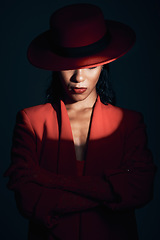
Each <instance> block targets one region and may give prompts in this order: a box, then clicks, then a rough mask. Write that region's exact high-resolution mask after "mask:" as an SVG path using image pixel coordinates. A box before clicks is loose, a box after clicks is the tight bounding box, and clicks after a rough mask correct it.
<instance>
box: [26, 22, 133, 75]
mask: <svg viewBox="0 0 160 240" xmlns="http://www.w3.org/2000/svg"><path fill="white" fill-rule="evenodd" d="M106 25H107V28H108V30H109V33H110V38H111V39H110V42H109V43H108V44H107V47H106V48H105V49H103V50H102V51H100V52H98V53H95V54H93V55H90V56H85V57H63V56H60V55H57V54H56V53H54V52H53V50H52V49H51V47H50V44H49V38H50V30H48V31H46V32H44V33H42V34H41V35H39V36H38V37H37V38H35V39H34V40H33V41H32V42H31V44H30V45H29V48H28V53H27V56H28V59H29V61H30V63H31V64H33V65H34V66H36V67H38V68H42V69H45V70H50V71H61V70H70V69H78V68H89V67H94V66H99V65H103V64H107V63H109V62H112V61H114V60H116V59H117V58H119V57H121V56H123V55H124V54H125V53H127V52H128V51H129V49H130V48H131V47H132V46H133V44H134V42H135V39H136V36H135V33H134V31H133V30H132V29H131V28H130V27H129V26H127V25H125V24H123V23H120V22H116V21H112V20H106Z"/></svg>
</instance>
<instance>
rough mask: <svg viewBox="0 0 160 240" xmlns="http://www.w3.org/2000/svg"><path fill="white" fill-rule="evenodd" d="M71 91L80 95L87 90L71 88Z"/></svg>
mask: <svg viewBox="0 0 160 240" xmlns="http://www.w3.org/2000/svg"><path fill="white" fill-rule="evenodd" d="M71 89H72V91H73V92H74V93H76V94H82V93H84V92H85V91H86V90H87V88H84V87H82V88H77V87H72V88H71Z"/></svg>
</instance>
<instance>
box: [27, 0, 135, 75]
mask: <svg viewBox="0 0 160 240" xmlns="http://www.w3.org/2000/svg"><path fill="white" fill-rule="evenodd" d="M134 42H135V33H134V31H133V30H132V29H131V28H130V27H129V26H127V25H125V24H123V23H120V22H117V21H112V20H105V19H104V16H103V14H102V11H101V10H100V8H99V7H97V6H95V5H92V4H74V5H69V6H66V7H63V8H61V9H59V10H57V11H56V12H54V13H53V14H52V16H51V18H50V29H49V30H48V31H46V32H44V33H42V34H41V35H39V36H38V37H36V38H35V39H34V40H33V41H32V42H31V44H30V46H29V48H28V59H29V61H30V63H31V64H33V65H34V66H36V67H38V68H42V69H46V70H51V71H61V70H70V69H79V68H90V67H94V66H99V65H104V64H107V63H109V62H112V61H114V60H116V59H117V58H119V57H121V56H123V55H124V54H125V53H126V52H128V50H129V49H130V48H131V47H132V46H133V44H134Z"/></svg>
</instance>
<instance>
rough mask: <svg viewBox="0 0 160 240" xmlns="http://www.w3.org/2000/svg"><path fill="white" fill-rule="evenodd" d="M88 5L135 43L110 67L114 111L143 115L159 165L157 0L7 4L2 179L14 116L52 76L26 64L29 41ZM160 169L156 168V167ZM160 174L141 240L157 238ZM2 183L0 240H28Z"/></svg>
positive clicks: (2, 50) (1, 50)
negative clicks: (58, 13) (57, 16)
mask: <svg viewBox="0 0 160 240" xmlns="http://www.w3.org/2000/svg"><path fill="white" fill-rule="evenodd" d="M77 2H88V3H94V4H96V5H98V6H100V7H101V9H102V10H103V12H104V15H105V17H106V18H108V19H113V20H117V21H121V22H124V23H127V24H128V25H130V26H131V27H132V28H133V29H134V30H135V32H136V35H137V41H136V44H135V46H134V47H133V48H132V50H131V51H130V52H129V53H128V54H126V55H125V56H123V57H122V58H120V59H119V60H117V61H115V62H113V63H111V64H110V69H111V76H110V77H111V80H112V85H113V87H114V90H115V92H116V100H117V105H118V106H121V107H125V108H129V109H133V110H136V111H140V112H142V113H143V115H144V119H145V123H146V125H147V133H148V144H149V147H150V149H151V150H152V152H153V156H154V161H155V163H156V165H157V166H159V165H160V158H159V156H160V154H159V152H160V148H159V144H160V141H159V134H160V132H159V130H160V127H159V122H160V107H159V100H160V97H159V96H160V84H159V81H160V75H159V72H160V61H159V57H160V47H159V44H160V1H159V0H146V1H144V0H95V1H93V0H90V1H81V0H79V1H74V0H73V1H64V0H61V1H59V2H58V1H54V0H44V1H42V0H27V1H23V0H14V1H12V0H10V1H9V0H6V1H3V3H1V7H0V10H1V14H0V18H1V19H0V54H1V55H0V61H1V62H0V68H1V71H0V73H1V75H0V77H1V88H0V89H1V94H0V96H1V117H0V120H1V124H0V126H1V144H0V146H1V163H2V165H1V168H0V170H1V177H2V174H3V172H4V171H5V170H6V168H7V167H8V165H9V163H10V147H11V141H12V133H13V127H14V124H15V117H16V113H17V111H18V110H20V109H22V108H25V107H30V106H33V105H37V104H41V103H43V102H44V99H45V90H46V88H47V86H48V85H49V83H50V77H51V72H48V71H45V70H40V69H36V68H35V67H33V66H31V65H30V64H29V62H28V61H27V58H26V51H27V47H28V44H29V43H30V41H31V40H32V39H33V38H34V37H35V36H37V35H38V34H39V33H41V32H43V31H45V30H46V29H48V27H49V16H50V15H51V13H52V12H53V11H55V10H56V9H58V8H60V7H62V6H64V5H66V4H70V3H77ZM159 167H160V166H159ZM159 177H160V172H159V168H158V171H157V175H156V178H155V187H154V199H153V201H152V202H150V203H149V204H148V205H147V206H145V207H143V208H141V209H138V210H136V216H137V223H138V230H139V236H140V240H150V239H154V240H156V239H159V238H160V230H159V223H160V193H159V188H160V184H159V179H160V178H159ZM6 183H7V179H4V178H3V177H2V178H1V180H0V184H1V187H0V191H1V194H0V201H1V204H0V206H1V210H0V221H1V222H0V239H2V240H9V239H11V238H12V239H16V240H21V239H23V240H27V220H26V219H24V218H23V217H21V215H20V214H19V212H18V210H17V208H16V204H15V200H14V195H13V193H12V192H10V191H8V190H7V188H6Z"/></svg>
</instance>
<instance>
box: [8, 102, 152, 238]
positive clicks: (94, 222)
mask: <svg viewBox="0 0 160 240" xmlns="http://www.w3.org/2000/svg"><path fill="white" fill-rule="evenodd" d="M87 149H88V150H87V156H86V159H85V164H84V171H83V176H78V175H77V169H76V161H77V160H76V155H75V150H74V143H73V137H72V132H71V126H70V122H69V118H68V114H67V111H66V108H65V105H64V103H63V102H62V101H61V102H60V105H59V106H58V105H54V106H52V105H51V104H49V103H48V104H44V105H40V106H36V107H31V108H28V109H24V110H22V111H20V112H19V113H18V115H17V121H16V126H15V131H14V137H13V146H12V163H11V166H10V168H9V169H8V171H7V173H6V175H7V176H10V181H9V184H8V187H9V188H10V189H12V190H14V191H15V196H16V200H17V205H18V207H19V210H20V211H21V213H22V214H23V215H24V216H26V217H27V218H29V221H30V224H29V239H30V240H33V239H34V240H35V239H38V240H53V239H61V240H79V239H81V240H98V239H100V240H120V239H122V240H137V239H138V236H137V228H136V221H135V215H134V209H135V208H137V207H140V206H143V205H144V204H146V203H147V202H148V201H149V200H150V199H151V198H152V185H153V178H154V172H155V167H154V165H153V162H152V157H151V153H150V151H149V150H148V149H147V146H146V134H145V126H144V123H143V119H142V116H141V114H139V113H136V112H133V111H129V110H125V109H121V108H118V107H114V106H112V105H110V104H108V105H104V104H102V103H101V101H100V99H99V97H98V99H97V101H96V104H95V106H94V110H93V115H92V119H91V125H90V131H89V137H88V148H87Z"/></svg>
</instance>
